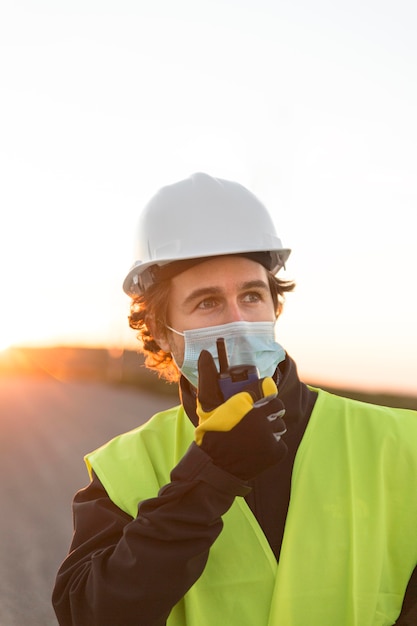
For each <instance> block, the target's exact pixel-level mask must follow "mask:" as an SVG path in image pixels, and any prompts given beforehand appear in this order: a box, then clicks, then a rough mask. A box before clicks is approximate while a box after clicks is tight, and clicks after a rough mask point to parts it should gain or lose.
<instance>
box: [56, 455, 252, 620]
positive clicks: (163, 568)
mask: <svg viewBox="0 0 417 626" xmlns="http://www.w3.org/2000/svg"><path fill="white" fill-rule="evenodd" d="M249 490H250V489H249V487H248V486H247V485H246V484H245V483H242V482H241V481H238V480H237V479H236V478H235V477H233V476H231V475H230V474H228V473H227V472H224V471H223V470H221V469H219V468H217V467H216V466H214V465H213V463H212V462H211V460H210V457H208V456H207V455H206V454H205V453H204V452H203V451H202V450H201V449H200V448H199V447H198V446H196V445H195V444H194V443H193V444H191V446H190V448H189V450H188V452H187V453H186V455H185V456H184V457H183V459H182V460H181V461H180V463H179V464H178V465H177V466H176V467H175V468H174V470H173V471H172V473H171V482H170V483H169V484H168V485H166V486H164V487H163V488H162V489H161V490H160V492H159V494H158V495H157V496H156V497H155V498H151V499H149V500H145V501H143V502H141V503H140V504H139V508H138V515H137V517H136V518H135V519H132V518H131V517H130V516H128V515H127V514H126V513H124V512H123V511H122V510H120V509H119V508H118V507H117V506H116V505H115V504H114V503H113V502H112V501H111V500H110V499H109V497H108V495H107V493H106V491H105V490H104V487H103V486H102V484H101V483H100V481H99V480H98V478H97V477H96V476H93V480H92V482H91V483H90V485H89V486H88V487H86V488H85V489H83V490H81V491H79V492H78V493H77V494H76V496H75V498H74V502H73V514H74V537H73V541H72V545H71V549H70V552H69V554H68V556H67V558H66V559H65V561H64V562H63V564H62V565H61V567H60V570H59V572H58V575H57V579H56V583H55V588H54V592H53V605H54V609H55V612H56V615H57V618H58V622H59V624H60V625H61V626H87V625H88V626H94V625H100V626H106V625H109V626H110V625H111V626H116V625H122V624H123V626H130V625H132V626H133V625H135V626H145V625H146V626H163V625H164V624H166V620H167V618H168V615H169V613H170V611H171V609H172V607H173V606H174V605H175V604H176V603H177V602H178V601H179V600H180V599H181V598H182V597H183V596H184V594H185V593H186V592H187V590H188V589H189V588H190V587H191V586H192V585H193V584H194V582H195V581H196V580H197V579H198V578H199V576H200V575H201V574H202V572H203V570H204V567H205V565H206V562H207V558H208V553H209V549H210V546H211V545H212V544H213V542H214V541H215V540H216V538H217V537H218V535H219V533H220V532H221V530H222V527H223V524H222V520H221V516H222V515H223V514H224V513H225V512H226V511H227V510H228V509H229V508H230V506H231V505H232V503H233V500H234V498H235V497H236V496H238V495H239V496H244V495H246V494H247V493H248V492H249Z"/></svg>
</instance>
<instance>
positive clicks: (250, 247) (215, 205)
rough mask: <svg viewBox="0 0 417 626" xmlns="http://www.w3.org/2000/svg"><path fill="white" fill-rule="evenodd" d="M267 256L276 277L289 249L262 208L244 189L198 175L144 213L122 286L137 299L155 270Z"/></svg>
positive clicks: (161, 196)
mask: <svg viewBox="0 0 417 626" xmlns="http://www.w3.org/2000/svg"><path fill="white" fill-rule="evenodd" d="M259 252H262V253H267V257H268V262H267V263H263V264H264V265H265V266H267V267H268V269H269V270H270V271H271V272H273V273H274V274H276V273H277V272H278V270H279V269H280V268H281V267H283V266H284V264H285V262H286V260H287V259H288V257H289V255H290V252H291V250H289V249H288V248H283V246H282V243H281V240H280V239H279V238H278V236H277V234H276V232H275V228H274V224H273V222H272V219H271V217H270V215H269V213H268V211H267V210H266V208H265V206H264V205H263V204H262V203H261V202H260V201H259V200H258V199H257V198H256V196H254V195H253V193H251V192H250V191H248V189H246V188H245V187H243V186H242V185H240V184H238V183H235V182H231V181H227V180H222V179H219V178H212V177H211V176H208V175H207V174H202V173H197V174H193V175H192V176H190V177H189V178H187V179H185V180H182V181H180V182H178V183H175V184H173V185H168V186H166V187H163V188H162V189H160V190H159V192H158V193H157V194H156V195H155V196H154V197H153V198H151V200H150V201H149V203H148V204H147V205H146V207H145V209H144V210H143V212H142V214H141V216H140V221H139V230H138V240H137V246H136V259H137V260H136V261H135V263H134V265H133V267H132V268H131V270H130V271H129V273H128V275H127V276H126V278H125V280H124V282H123V289H124V291H125V292H126V293H127V294H128V295H130V296H133V295H136V294H139V293H141V292H143V291H144V290H145V289H147V288H148V287H149V286H150V285H151V284H152V283H153V282H155V280H156V278H155V276H156V272H155V270H158V268H160V267H162V266H165V265H167V264H169V263H173V262H176V261H185V260H189V259H201V258H203V259H204V258H207V257H213V256H220V255H229V254H245V253H259Z"/></svg>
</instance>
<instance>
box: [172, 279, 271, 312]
mask: <svg viewBox="0 0 417 626" xmlns="http://www.w3.org/2000/svg"><path fill="white" fill-rule="evenodd" d="M238 289H239V291H247V290H248V289H263V290H264V291H269V285H268V283H267V282H265V281H264V280H248V281H245V282H243V283H241V284H240V285H238ZM221 293H223V290H222V288H221V287H216V286H215V285H213V286H210V287H200V288H198V289H194V291H192V292H191V293H190V294H188V296H187V297H186V298H185V300H184V301H183V303H182V304H183V306H186V305H187V304H190V303H191V302H193V301H194V300H198V299H199V298H203V297H205V296H216V295H220V294H221Z"/></svg>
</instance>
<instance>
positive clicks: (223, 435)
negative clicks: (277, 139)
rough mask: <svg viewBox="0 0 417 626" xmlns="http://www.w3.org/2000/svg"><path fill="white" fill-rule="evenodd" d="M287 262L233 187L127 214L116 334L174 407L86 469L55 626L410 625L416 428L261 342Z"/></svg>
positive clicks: (172, 193) (407, 414)
mask: <svg viewBox="0 0 417 626" xmlns="http://www.w3.org/2000/svg"><path fill="white" fill-rule="evenodd" d="M289 254H290V250H288V249H286V248H283V246H282V244H281V241H280V239H279V238H278V237H277V235H276V233H275V230H274V226H273V224H272V221H271V218H270V216H269V215H268V213H267V211H266V209H265V207H264V206H263V205H262V204H261V203H260V202H259V200H258V199H257V198H256V197H255V196H253V194H251V193H250V192H249V191H248V190H247V189H245V188H244V187H242V186H240V185H238V184H237V183H233V182H230V181H224V180H219V179H215V178H211V177H210V176H207V175H205V174H195V175H193V176H191V177H190V178H189V179H187V180H184V181H181V182H179V183H176V184H174V185H170V186H168V187H165V188H163V189H162V190H160V192H159V193H158V194H157V195H156V196H155V197H154V198H152V199H151V201H150V202H149V204H148V205H147V207H146V208H145V211H144V212H143V214H142V217H141V223H140V229H139V245H138V256H137V258H138V259H139V260H138V261H136V263H135V265H134V266H133V268H132V269H131V270H130V272H129V273H128V275H127V277H126V280H125V282H124V289H125V291H126V292H127V293H128V294H129V295H130V296H131V297H132V305H131V316H130V325H131V326H132V328H135V329H137V330H138V332H139V338H140V340H141V345H142V348H143V351H144V353H145V356H146V364H147V366H148V367H150V368H153V369H156V370H157V371H158V372H159V373H160V374H161V375H162V376H164V377H165V378H167V379H168V380H174V379H176V378H177V379H179V384H180V395H181V405H180V406H179V407H175V408H173V409H171V410H169V411H165V412H163V413H159V414H157V415H155V416H154V417H153V418H152V419H150V420H149V421H148V422H147V423H146V424H144V425H143V426H141V427H139V428H138V429H136V430H134V431H132V432H130V433H127V434H124V435H121V436H119V437H116V438H115V439H114V440H112V441H111V442H109V443H108V444H107V445H105V446H103V447H102V448H100V449H99V450H96V451H94V452H92V453H91V454H89V455H87V457H86V462H87V466H88V468H89V471H90V477H91V483H90V485H89V486H88V487H87V488H86V489H84V490H81V491H80V492H79V493H78V494H77V495H76V496H75V500H74V524H75V533H74V537H73V541H72V546H71V550H70V553H69V555H68V557H67V558H66V560H65V561H64V563H63V564H62V566H61V568H60V571H59V573H58V576H57V581H56V585H55V589H54V595H53V602H54V607H55V611H56V614H57V617H58V621H59V623H60V624H61V625H76V626H79V625H88V626H92V625H94V624H97V625H100V626H105V625H109V626H110V625H111V626H117V625H120V626H130V625H132V626H133V625H143V626H145V625H146V626H162V625H164V624H168V625H169V626H217V625H218V624H225V625H226V626H234V625H238V624H239V626H241V625H243V624H245V625H246V624H247V625H248V626H254V625H256V626H267V625H268V626H275V625H278V624H279V625H280V626H281V625H283V626H341V625H346V626H388V625H390V624H394V623H398V624H403V626H404V625H405V624H412V623H413V624H415V623H417V622H416V618H415V613H414V617H413V610H414V611H415V604H416V599H417V593H416V579H417V575H416V570H415V568H416V564H417V494H416V489H415V476H416V469H417V447H416V444H417V414H416V413H415V412H413V411H407V410H399V409H391V408H387V407H377V406H373V405H369V404H364V403H360V402H355V401H352V400H348V399H345V398H339V397H337V396H334V395H332V394H328V393H326V392H324V391H322V390H318V389H313V388H310V387H308V386H306V385H305V384H303V383H302V382H300V380H299V378H298V375H297V370H296V366H295V364H294V362H293V360H292V359H291V357H290V356H289V355H288V354H286V352H285V351H284V349H283V348H282V347H281V346H280V345H279V344H278V343H277V342H276V339H275V332H274V331H275V328H274V327H275V322H276V320H277V318H278V316H279V314H280V311H281V308H282V303H283V298H284V296H285V293H286V292H288V291H291V290H292V289H293V287H294V284H293V283H291V282H288V281H282V280H279V279H278V278H277V277H276V276H275V275H276V273H277V272H278V271H279V269H280V268H281V267H283V265H284V264H285V262H286V260H287V259H288V256H289ZM228 366H230V367H228ZM413 571H414V574H413ZM413 606H414V609H413ZM400 614H401V617H399V615H400ZM407 615H408V617H407ZM396 620H399V621H396Z"/></svg>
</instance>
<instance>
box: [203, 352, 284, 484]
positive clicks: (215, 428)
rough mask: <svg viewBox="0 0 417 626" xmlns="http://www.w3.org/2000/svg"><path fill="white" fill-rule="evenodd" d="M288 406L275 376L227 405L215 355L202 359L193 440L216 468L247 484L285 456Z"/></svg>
mask: <svg viewBox="0 0 417 626" xmlns="http://www.w3.org/2000/svg"><path fill="white" fill-rule="evenodd" d="M284 413H285V408H284V405H283V403H282V402H281V400H280V399H279V398H278V390H277V387H276V385H275V383H274V381H273V380H272V378H263V379H261V380H259V381H256V382H254V383H251V384H250V385H248V386H247V387H246V388H245V390H244V391H241V392H239V393H237V394H236V395H234V396H232V397H231V398H229V399H228V400H226V401H224V399H223V395H222V393H221V390H220V388H219V384H218V373H217V369H216V365H215V363H214V360H213V357H212V356H211V354H210V353H209V352H207V351H206V350H203V351H202V353H201V354H200V358H199V361H198V398H197V415H198V417H199V425H198V426H197V428H196V430H195V441H196V443H197V445H199V446H200V447H201V448H202V449H203V450H204V451H205V452H206V453H207V454H208V455H209V456H210V457H211V458H212V460H213V463H214V464H215V465H217V466H218V467H221V468H222V469H224V470H226V471H227V472H229V473H230V474H233V475H234V476H236V477H238V478H241V479H243V480H248V479H250V478H254V477H255V476H257V475H258V474H260V473H261V472H262V471H264V470H265V469H267V468H268V467H271V466H272V465H275V464H276V463H279V462H280V461H281V460H282V459H283V457H284V456H285V454H286V452H287V446H286V445H285V443H284V442H283V440H282V439H281V436H282V435H283V434H284V433H285V431H286V426H285V423H284V420H283V419H282V417H283V415H284Z"/></svg>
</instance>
